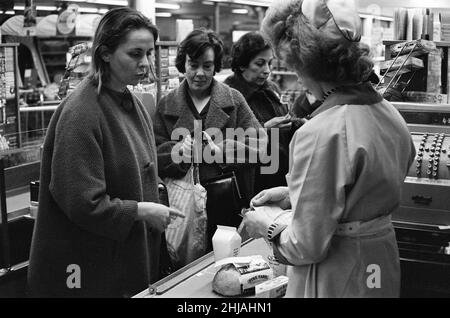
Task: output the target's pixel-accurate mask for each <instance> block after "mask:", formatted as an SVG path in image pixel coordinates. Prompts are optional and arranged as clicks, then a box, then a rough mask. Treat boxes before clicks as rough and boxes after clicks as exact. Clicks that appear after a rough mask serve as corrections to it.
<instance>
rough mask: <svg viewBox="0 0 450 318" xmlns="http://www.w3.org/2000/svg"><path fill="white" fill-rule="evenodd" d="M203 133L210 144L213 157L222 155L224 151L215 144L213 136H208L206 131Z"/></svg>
mask: <svg viewBox="0 0 450 318" xmlns="http://www.w3.org/2000/svg"><path fill="white" fill-rule="evenodd" d="M202 133H203V136H204V137H205V139H206V142H207V143H208V146H209V149H211V155H212V156H216V155H218V156H220V155H221V153H222V149H220V147H219V146H217V145H216V144H215V143H214V141H213V140H212V138H211V136H210V135H208V133H207V132H206V131H203V132H202Z"/></svg>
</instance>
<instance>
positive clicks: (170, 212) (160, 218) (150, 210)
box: [137, 202, 184, 232]
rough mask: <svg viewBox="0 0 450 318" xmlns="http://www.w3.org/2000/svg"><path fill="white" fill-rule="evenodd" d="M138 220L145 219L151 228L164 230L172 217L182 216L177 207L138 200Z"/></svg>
mask: <svg viewBox="0 0 450 318" xmlns="http://www.w3.org/2000/svg"><path fill="white" fill-rule="evenodd" d="M137 213H138V217H137V219H138V220H142V221H145V222H146V223H147V224H148V225H149V226H150V227H151V228H152V229H155V230H156V231H158V232H164V230H165V229H166V228H167V226H168V225H169V223H170V221H171V219H172V218H175V217H181V218H184V214H183V213H182V212H180V211H178V210H177V209H173V208H170V207H167V206H165V205H163V204H159V203H155V202H138V212H137Z"/></svg>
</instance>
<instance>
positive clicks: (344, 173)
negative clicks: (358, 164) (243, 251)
mask: <svg viewBox="0 0 450 318" xmlns="http://www.w3.org/2000/svg"><path fill="white" fill-rule="evenodd" d="M319 124H320V123H319ZM331 125H332V126H334V127H329V126H328V127H322V129H320V130H317V129H315V130H309V131H308V130H302V129H301V130H299V131H297V133H296V134H295V136H294V140H293V142H292V144H291V147H293V150H292V154H291V156H292V162H293V163H292V168H291V170H290V175H288V187H289V195H290V198H291V204H292V209H293V212H294V214H293V219H292V222H291V224H290V225H289V226H288V227H287V228H286V229H285V230H284V231H283V232H282V233H281V234H280V236H279V237H278V238H277V239H276V240H275V244H274V245H273V246H274V255H275V256H276V257H277V258H278V259H279V260H280V261H281V262H282V263H287V264H292V265H297V266H299V265H306V264H313V263H318V262H320V261H321V260H323V259H324V258H325V257H326V255H327V252H328V248H329V246H330V242H331V238H332V236H333V235H334V233H335V231H336V229H337V225H338V222H339V220H340V219H341V217H342V214H343V212H344V208H345V198H346V193H345V187H346V185H347V184H350V183H351V174H352V172H351V168H350V167H351V162H350V159H349V156H348V148H347V140H346V131H345V121H344V120H342V121H336V122H334V123H333V124H331ZM324 128H327V129H324ZM330 132H331V133H330Z"/></svg>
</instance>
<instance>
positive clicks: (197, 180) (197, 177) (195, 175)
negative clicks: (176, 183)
mask: <svg viewBox="0 0 450 318" xmlns="http://www.w3.org/2000/svg"><path fill="white" fill-rule="evenodd" d="M196 156H197V148H196V146H195V140H194V143H193V145H192V162H191V164H192V166H193V168H194V171H193V178H194V180H193V181H194V184H198V183H200V172H199V164H198V160H195V158H196Z"/></svg>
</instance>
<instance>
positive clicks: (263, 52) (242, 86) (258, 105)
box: [225, 32, 293, 193]
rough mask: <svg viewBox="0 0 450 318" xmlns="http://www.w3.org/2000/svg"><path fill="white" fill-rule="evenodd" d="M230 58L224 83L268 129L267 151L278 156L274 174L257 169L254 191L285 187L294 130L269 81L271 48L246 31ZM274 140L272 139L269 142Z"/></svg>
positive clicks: (285, 109)
mask: <svg viewBox="0 0 450 318" xmlns="http://www.w3.org/2000/svg"><path fill="white" fill-rule="evenodd" d="M231 58H232V59H231V69H232V70H233V72H234V74H233V75H230V76H229V77H228V78H226V79H225V84H228V85H229V86H230V87H232V88H234V89H237V90H238V91H240V92H241V93H242V95H244V97H245V100H246V101H247V103H248V105H249V106H250V108H251V109H252V111H253V113H254V114H255V116H256V118H257V119H258V121H259V123H260V124H261V125H262V126H263V127H264V128H266V129H267V133H268V135H269V144H268V148H269V149H273V150H275V151H277V154H278V169H277V171H276V172H274V173H272V174H264V173H262V172H261V169H264V168H263V167H260V168H258V170H257V172H256V175H255V192H256V193H258V192H260V191H262V190H264V189H268V188H272V187H276V186H283V185H284V186H285V185H286V178H285V176H286V173H287V171H288V163H289V142H290V139H291V137H292V133H293V131H292V130H293V128H292V122H291V118H290V116H289V115H288V109H287V107H286V105H284V104H282V103H281V101H280V93H281V92H280V89H279V88H278V86H277V84H275V83H274V82H272V81H271V80H270V79H269V76H270V72H271V66H272V60H273V51H272V46H271V45H270V43H269V41H267V39H265V38H264V37H263V36H262V35H261V34H260V33H259V32H248V33H246V34H244V35H243V36H241V37H240V38H239V40H238V41H237V42H236V43H235V44H234V45H233V47H232V49H231ZM273 138H275V139H274V140H272V139H273ZM273 141H275V143H273Z"/></svg>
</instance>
